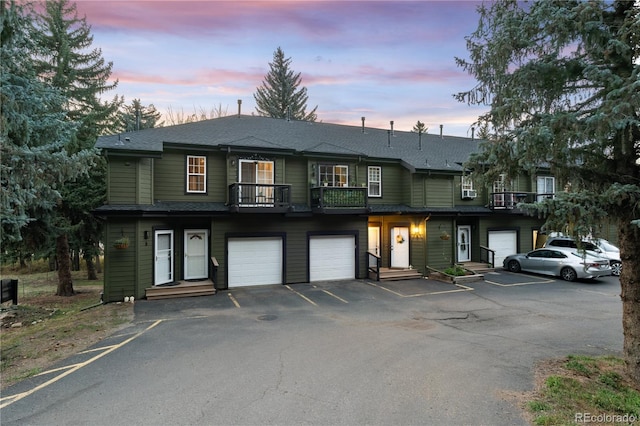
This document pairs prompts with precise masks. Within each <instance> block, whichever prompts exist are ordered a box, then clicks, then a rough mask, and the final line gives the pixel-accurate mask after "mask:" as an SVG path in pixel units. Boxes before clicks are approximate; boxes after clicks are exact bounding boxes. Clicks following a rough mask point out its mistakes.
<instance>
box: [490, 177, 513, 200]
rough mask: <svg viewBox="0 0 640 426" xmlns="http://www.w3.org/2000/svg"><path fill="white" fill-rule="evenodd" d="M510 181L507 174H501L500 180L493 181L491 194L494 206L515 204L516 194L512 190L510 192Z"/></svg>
mask: <svg viewBox="0 0 640 426" xmlns="http://www.w3.org/2000/svg"><path fill="white" fill-rule="evenodd" d="M509 186H510V185H509V183H508V182H507V177H506V175H503V174H502V175H500V176H499V177H498V180H495V181H493V186H492V190H493V194H492V195H491V196H492V198H493V200H492V203H491V204H492V205H493V207H494V208H512V207H513V205H514V196H513V193H512V192H508V189H509Z"/></svg>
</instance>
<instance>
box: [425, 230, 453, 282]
mask: <svg viewBox="0 0 640 426" xmlns="http://www.w3.org/2000/svg"><path fill="white" fill-rule="evenodd" d="M442 232H446V233H447V234H449V236H450V238H449V239H448V240H442V239H441V238H440V235H441V234H442ZM455 239H456V233H455V230H454V224H453V220H451V219H449V218H431V219H430V220H428V221H427V265H428V266H430V267H432V268H436V269H439V270H443V269H446V268H448V267H449V266H452V265H453V264H454V263H455V258H456V257H455V252H454V247H455Z"/></svg>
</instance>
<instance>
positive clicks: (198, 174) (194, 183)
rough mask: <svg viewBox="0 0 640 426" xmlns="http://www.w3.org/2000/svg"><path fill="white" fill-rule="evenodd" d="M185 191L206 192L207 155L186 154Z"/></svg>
mask: <svg viewBox="0 0 640 426" xmlns="http://www.w3.org/2000/svg"><path fill="white" fill-rule="evenodd" d="M187 192H188V193H195V194H204V193H206V192H207V157H205V156H201V155H187Z"/></svg>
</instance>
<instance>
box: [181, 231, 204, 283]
mask: <svg viewBox="0 0 640 426" xmlns="http://www.w3.org/2000/svg"><path fill="white" fill-rule="evenodd" d="M208 236H209V233H208V231H207V230H205V229H188V230H186V231H184V279H185V280H194V279H202V278H207V276H208V273H207V272H208V268H207V257H208V256H207V254H208V250H207V240H208Z"/></svg>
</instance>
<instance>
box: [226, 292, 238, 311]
mask: <svg viewBox="0 0 640 426" xmlns="http://www.w3.org/2000/svg"><path fill="white" fill-rule="evenodd" d="M227 296H229V299H231V301H232V302H233V304H234V305H236V308H239V307H240V304H239V303H238V301H237V300H236V298H235V297H233V294H231V293H227Z"/></svg>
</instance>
